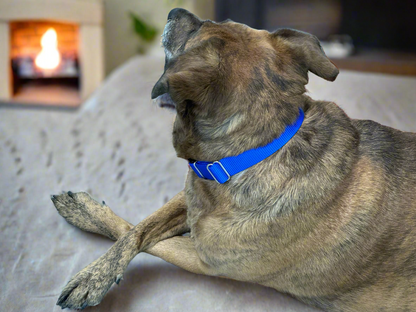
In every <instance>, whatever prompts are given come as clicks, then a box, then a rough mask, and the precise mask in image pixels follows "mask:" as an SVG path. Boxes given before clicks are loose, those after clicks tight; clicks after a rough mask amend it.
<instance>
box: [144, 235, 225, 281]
mask: <svg viewBox="0 0 416 312" xmlns="http://www.w3.org/2000/svg"><path fill="white" fill-rule="evenodd" d="M144 252H146V253H148V254H151V255H153V256H156V257H159V258H161V259H163V260H165V261H167V262H169V263H172V264H174V265H176V266H178V267H180V268H182V269H185V270H187V271H189V272H192V273H196V274H203V275H210V276H221V277H226V276H224V274H223V273H221V272H220V271H219V270H218V269H217V268H215V267H213V266H210V265H208V264H207V263H205V262H204V261H202V260H201V258H200V257H199V255H198V252H197V250H196V248H195V241H194V240H193V238H191V237H189V236H176V237H172V238H168V239H165V240H163V241H160V242H158V243H157V244H155V245H153V246H151V247H149V248H147V249H146V250H144Z"/></svg>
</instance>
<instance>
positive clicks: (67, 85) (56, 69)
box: [10, 21, 81, 106]
mask: <svg viewBox="0 0 416 312" xmlns="http://www.w3.org/2000/svg"><path fill="white" fill-rule="evenodd" d="M78 48H79V39H78V25H77V24H71V23H57V22H51V21H23V22H11V23H10V64H11V75H12V77H11V83H12V86H11V89H12V90H11V91H12V99H14V100H15V101H16V102H20V103H45V104H61V105H68V106H77V105H79V104H80V102H81V99H80V94H79V78H80V68H79V58H78V54H79V53H78ZM56 102H58V103H56Z"/></svg>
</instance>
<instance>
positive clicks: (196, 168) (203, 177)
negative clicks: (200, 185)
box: [192, 162, 212, 179]
mask: <svg viewBox="0 0 416 312" xmlns="http://www.w3.org/2000/svg"><path fill="white" fill-rule="evenodd" d="M192 164H193V165H194V168H195V170H196V171H198V173H199V175H200V176H201V178H202V179H206V178H205V176H204V175H203V174H202V172H201V171H199V169H198V167H197V165H196V162H194V163H192ZM211 175H212V174H211Z"/></svg>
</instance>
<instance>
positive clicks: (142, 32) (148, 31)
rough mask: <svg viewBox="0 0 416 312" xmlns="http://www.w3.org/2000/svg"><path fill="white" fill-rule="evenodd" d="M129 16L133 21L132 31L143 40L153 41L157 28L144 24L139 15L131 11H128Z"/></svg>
mask: <svg viewBox="0 0 416 312" xmlns="http://www.w3.org/2000/svg"><path fill="white" fill-rule="evenodd" d="M129 13H130V14H129V15H130V17H131V19H132V21H133V28H134V32H135V33H136V34H138V35H139V36H140V37H141V38H142V39H143V40H145V41H148V42H150V41H153V39H155V37H156V34H157V29H156V28H155V27H152V26H150V25H148V24H146V23H145V22H144V21H143V20H142V19H141V18H140V17H139V16H137V15H136V14H134V13H133V12H129Z"/></svg>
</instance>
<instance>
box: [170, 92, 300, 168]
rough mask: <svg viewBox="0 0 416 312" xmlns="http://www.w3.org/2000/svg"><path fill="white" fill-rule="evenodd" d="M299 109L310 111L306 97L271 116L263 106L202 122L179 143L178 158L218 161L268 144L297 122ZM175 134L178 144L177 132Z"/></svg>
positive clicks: (297, 99)
mask: <svg viewBox="0 0 416 312" xmlns="http://www.w3.org/2000/svg"><path fill="white" fill-rule="evenodd" d="M253 106H254V105H253ZM284 106H285V109H282V107H284ZM279 108H280V109H279ZM299 108H301V109H302V110H303V111H304V112H306V111H307V109H308V105H307V98H306V97H302V98H301V100H300V99H299V98H296V99H294V100H293V103H288V102H285V104H284V105H283V104H282V105H276V107H274V108H271V109H270V108H269V109H268V112H267V114H266V113H265V112H264V108H263V107H250V109H249V110H248V112H238V111H236V112H234V113H232V114H231V115H230V116H227V117H224V118H220V119H219V120H218V121H215V122H213V121H209V120H199V121H197V124H196V126H195V127H194V128H195V129H196V130H194V131H192V133H188V135H187V136H186V140H183V142H182V143H183V144H180V146H178V142H177V144H176V146H175V148H176V151H177V153H178V157H181V158H184V159H186V160H188V161H195V160H201V161H217V160H219V159H222V158H225V157H230V156H235V155H239V154H241V153H243V152H245V151H247V150H251V149H255V148H258V147H261V146H264V145H267V144H268V143H270V142H272V141H273V140H275V139H276V138H278V137H279V136H280V135H281V134H282V133H283V131H284V130H285V129H286V127H287V126H288V125H290V124H293V123H294V122H295V121H296V119H297V117H298V116H299ZM270 111H271V112H270ZM173 135H174V142H175V132H174V134H173ZM174 145H175V144H174Z"/></svg>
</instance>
